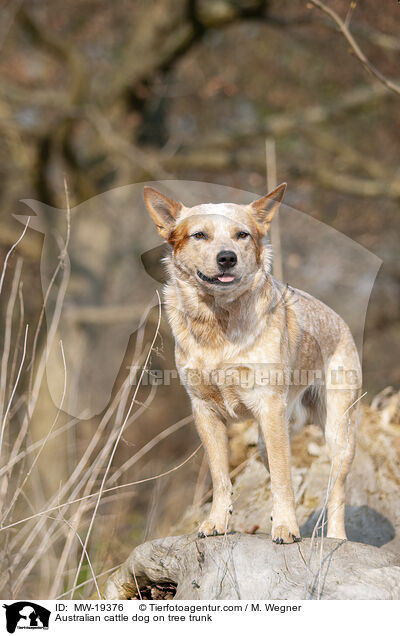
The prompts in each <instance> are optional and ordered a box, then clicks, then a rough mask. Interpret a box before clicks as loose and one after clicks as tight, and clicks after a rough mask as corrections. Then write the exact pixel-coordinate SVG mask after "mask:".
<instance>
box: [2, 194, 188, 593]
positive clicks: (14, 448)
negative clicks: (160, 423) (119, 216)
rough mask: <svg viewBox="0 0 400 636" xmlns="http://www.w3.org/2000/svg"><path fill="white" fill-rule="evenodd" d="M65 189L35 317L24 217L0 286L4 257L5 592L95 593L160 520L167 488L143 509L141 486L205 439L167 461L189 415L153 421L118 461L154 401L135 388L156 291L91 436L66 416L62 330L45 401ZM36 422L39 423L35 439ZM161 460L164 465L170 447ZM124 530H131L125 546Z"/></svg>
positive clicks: (56, 316)
mask: <svg viewBox="0 0 400 636" xmlns="http://www.w3.org/2000/svg"><path fill="white" fill-rule="evenodd" d="M65 194H66V199H67V218H66V225H67V232H66V239H65V242H64V244H63V245H62V246H61V248H60V255H59V260H58V264H57V267H56V268H55V270H54V273H53V276H52V278H51V280H50V284H49V287H48V289H47V290H46V292H45V294H44V301H43V305H42V309H41V311H40V315H39V319H38V322H37V324H36V325H35V326H34V328H32V327H31V326H30V325H27V324H25V320H24V302H23V289H22V285H21V283H20V280H21V272H22V270H23V261H22V259H21V258H18V259H17V260H16V262H13V261H14V259H12V258H11V256H12V253H13V252H14V250H15V247H16V246H17V244H18V243H19V242H20V241H22V240H23V237H24V235H25V232H26V229H27V227H28V224H27V225H26V226H25V228H24V230H23V232H22V234H21V236H20V237H19V239H18V241H16V243H15V244H14V245H13V246H12V248H11V249H10V250H9V252H8V254H7V256H6V258H5V261H4V263H3V268H2V272H1V277H0V294H1V292H4V287H6V285H4V283H5V282H6V281H7V279H8V277H9V274H10V271H11V270H10V268H9V264H10V263H13V265H14V267H13V272H12V279H11V281H10V285H9V287H10V290H9V292H8V294H7V295H8V300H7V306H6V312H5V319H4V325H3V329H4V336H3V351H2V353H1V362H0V424H1V428H0V457H1V463H0V535H1V540H0V545H1V551H0V558H1V561H2V567H1V570H0V572H1V574H0V596H1V597H2V598H5V599H18V598H59V597H70V598H73V597H86V598H87V597H88V596H90V595H92V594H94V595H96V596H100V588H101V585H102V582H103V581H104V576H106V575H107V574H109V573H110V572H112V571H113V569H115V568H114V567H110V565H112V566H113V565H114V561H115V560H117V559H118V556H126V553H127V551H130V549H131V547H132V544H134V543H135V542H140V539H141V537H142V536H143V533H146V528H147V531H149V530H150V527H155V526H156V525H157V515H158V505H159V500H160V498H161V497H163V496H164V495H163V488H156V489H155V490H154V494H153V498H152V506H151V509H150V511H149V515H148V518H146V512H145V508H146V506H145V504H144V499H146V498H147V495H146V493H142V491H141V490H140V488H139V487H141V488H143V487H145V486H146V485H147V484H151V483H161V482H160V480H162V479H163V478H169V477H170V476H171V475H173V474H174V473H175V472H176V471H180V470H185V468H184V467H185V466H187V465H188V464H189V463H191V460H192V458H193V457H195V455H196V454H197V453H198V451H199V449H200V446H197V448H195V449H194V451H192V452H191V451H190V448H189V449H188V452H187V456H186V458H184V459H183V460H180V461H175V462H174V465H173V466H172V467H171V466H170V467H169V468H168V469H167V470H165V469H163V468H164V467H163V466H162V465H160V462H159V461H157V460H156V459H155V454H157V447H158V446H159V445H160V444H161V443H165V440H168V439H169V438H171V439H173V436H174V435H176V434H177V433H178V432H180V431H181V430H182V429H183V428H184V427H185V426H187V425H189V424H191V422H192V418H191V417H190V416H189V417H186V418H183V419H182V420H180V421H178V422H176V423H174V424H173V425H171V426H169V427H167V428H165V429H164V430H162V431H161V432H159V433H158V434H157V435H155V436H154V437H153V438H152V439H150V441H148V442H147V443H145V444H143V445H142V446H141V447H140V448H138V449H135V450H134V452H132V453H131V455H130V457H129V458H128V459H126V460H125V461H121V458H120V457H121V456H120V455H119V449H120V446H121V444H122V442H123V441H124V435H125V434H126V432H127V431H128V429H130V428H131V427H132V426H133V425H134V424H136V425H138V424H139V423H140V417H141V416H142V415H143V413H144V412H145V411H147V410H148V409H149V408H150V407H151V404H152V402H153V400H154V397H155V394H156V387H154V386H151V387H150V388H149V390H148V392H147V395H146V396H145V399H139V397H138V394H139V390H140V384H141V381H142V378H143V376H144V374H145V373H146V372H147V367H148V366H149V363H150V359H151V356H152V355H153V352H154V350H155V349H156V343H157V339H158V337H159V328H160V321H161V302H160V299H159V298H158V320H157V324H156V326H155V328H154V331H153V334H152V338H151V340H150V341H148V340H146V338H145V329H146V316H147V314H148V310H147V312H146V314H145V315H144V316H143V320H142V321H141V327H140V328H139V332H138V334H137V337H136V347H135V350H134V353H133V356H132V360H131V361H130V362H131V365H135V366H136V367H140V368H141V373H140V377H139V380H138V382H137V383H136V386H132V385H131V382H130V378H129V375H126V377H125V378H124V379H123V380H121V382H120V385H119V387H118V388H117V390H116V391H115V394H114V396H113V398H112V400H111V402H110V404H109V405H108V407H107V409H106V410H105V412H104V413H103V414H102V416H101V417H100V418H99V419H98V421H96V422H89V424H87V422H85V426H88V427H89V430H90V431H91V432H90V435H88V436H87V435H86V436H85V435H82V432H81V431H83V430H84V429H83V428H82V421H81V420H80V419H79V418H67V416H66V413H64V412H63V405H64V397H65V395H66V390H67V383H68V382H69V381H70V378H69V371H68V368H67V364H66V357H65V352H64V346H63V343H62V341H59V343H58V347H59V350H60V358H61V360H62V364H63V390H62V396H61V399H60V403H59V407H58V408H57V409H56V410H55V412H54V408H53V409H49V408H47V410H46V408H44V407H43V404H45V405H46V399H47V398H46V374H45V371H46V362H47V357H48V351H49V348H50V346H51V344H52V342H53V341H55V339H56V337H57V329H58V325H59V321H60V316H61V312H62V310H63V300H64V295H65V291H66V287H67V284H68V275H67V271H66V268H65V267H64V263H65V259H66V256H67V249H68V242H69V236H70V226H71V220H70V213H69V201H68V191H67V188H65ZM28 223H29V222H28ZM56 285H58V291H57V300H56V303H55V309H54V312H53V314H52V319H51V321H50V323H48V324H47V336H46V337H44V315H45V310H46V303H47V302H48V299H49V297H50V292H51V290H52V288H53V287H55V286H56ZM55 288H56V289H57V287H55ZM46 345H47V346H46ZM43 396H44V397H43ZM52 410H53V413H52V414H51V411H52ZM43 413H44V416H45V421H44V422H43V421H42V422H41V426H40V428H38V427H37V426H36V424H35V422H37V421H38V419H40V418H42V417H43ZM38 430H41V431H46V432H45V434H44V435H42V436H40V437H39V439H38V436H37V432H38ZM86 430H88V429H87V428H86ZM71 441H72V448H71ZM55 443H57V445H59V447H60V448H61V449H63V450H64V454H65V455H67V454H68V458H69V460H70V466H69V470H68V473H67V474H63V473H60V476H61V478H60V480H59V481H58V477H59V475H57V473H56V472H55V474H54V480H53V481H54V485H53V487H52V488H51V489H50V491H49V487H48V483H46V482H48V480H49V478H50V481H51V479H52V477H53V475H52V474H50V475H49V469H48V465H47V462H48V461H49V457H51V454H52V452H53V449H54V448H55V447H54V444H55ZM68 444H69V449H68V453H67V446H68ZM61 452H62V451H61ZM49 453H50V454H49ZM122 456H123V455H122ZM167 461H168V462H169V464H170V459H169V458H167ZM145 462H146V463H145ZM138 464H140V469H141V470H140V472H141V473H143V470H145V471H146V473H147V475H149V474H150V476H146V477H143V478H138V477H140V476H141V475H140V473H139V474H138V473H135V472H133V471H135V469H136V468H137V465H138ZM49 466H51V464H49ZM132 476H135V477H136V478H134V479H132ZM135 528H136V530H137V532H136V535H135V530H134V529H135ZM124 536H125V537H127V540H128V541H129V543H128V545H127V546H125V545H124V538H123V537H124ZM116 567H117V566H116Z"/></svg>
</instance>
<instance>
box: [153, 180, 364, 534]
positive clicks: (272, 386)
mask: <svg viewBox="0 0 400 636" xmlns="http://www.w3.org/2000/svg"><path fill="white" fill-rule="evenodd" d="M285 189H286V184H285V183H283V184H281V185H280V186H278V187H277V188H276V189H275V190H273V191H272V192H270V193H269V194H267V195H266V196H264V197H262V198H260V199H258V200H256V201H254V202H253V203H251V204H248V205H238V204H234V203H218V204H214V203H201V204H199V205H195V206H193V207H186V206H185V205H183V204H182V203H179V202H177V201H174V200H172V199H171V198H169V197H167V196H165V195H164V194H161V193H160V192H158V191H157V190H155V189H153V188H151V187H147V186H146V187H145V188H144V199H145V203H146V207H147V209H148V211H149V213H150V215H151V217H152V219H153V221H154V223H155V225H156V227H157V230H158V232H159V234H160V235H161V236H162V237H163V239H165V240H166V241H167V242H168V243H169V245H170V250H169V254H168V256H167V257H166V266H167V271H168V278H169V280H168V283H167V285H166V287H165V295H164V299H165V304H166V308H167V313H168V318H169V321H170V324H171V328H172V331H173V335H174V338H175V356H176V365H177V368H178V371H179V374H180V377H181V378H182V381H183V383H184V384H185V387H186V390H187V392H188V394H189V396H190V399H191V402H192V408H193V415H194V419H195V423H196V427H197V430H198V433H199V436H200V438H201V440H202V442H203V445H204V448H205V450H206V453H207V457H208V462H209V466H210V472H211V477H212V482H213V502H212V506H211V510H210V514H209V516H208V518H207V519H206V520H205V521H203V523H202V524H201V525H200V528H199V536H200V537H204V536H205V535H217V534H223V533H225V532H226V531H227V530H228V522H229V519H230V513H231V512H232V492H231V489H232V487H231V481H230V476H229V457H228V436H227V425H228V424H229V423H230V422H232V421H238V420H241V419H249V418H253V419H255V420H256V421H257V422H258V425H259V431H260V441H261V447H262V449H263V450H264V455H265V460H266V463H267V467H268V470H269V473H270V479H271V490H272V501H273V506H272V540H273V541H274V542H276V543H292V542H294V541H297V540H299V539H300V531H299V526H298V523H297V519H296V512H295V502H294V495H293V487H292V479H291V460H290V431H291V429H292V428H293V426H294V424H295V423H296V424H297V425H301V424H303V423H305V422H306V421H309V422H310V421H311V422H312V421H314V422H318V423H319V424H320V425H321V426H322V428H323V430H324V434H325V441H326V444H327V447H328V451H329V454H330V457H331V476H330V480H329V490H328V494H329V501H328V527H327V536H328V537H337V538H340V539H345V538H346V533H345V528H344V506H345V481H346V477H347V474H348V472H349V469H350V466H351V463H352V460H353V456H354V451H355V435H356V427H357V419H358V399H359V395H360V377H361V371H360V363H359V358H358V354H357V350H356V347H355V344H354V341H353V338H352V335H351V333H350V330H349V328H348V326H347V325H346V323H345V322H344V321H343V320H342V318H340V316H338V315H337V314H336V313H335V312H334V311H333V310H332V309H330V308H329V307H327V306H326V305H325V304H324V303H322V302H321V301H319V300H317V299H316V298H313V297H312V296H311V295H309V294H308V293H306V292H303V291H299V290H297V289H294V288H290V287H288V286H287V285H284V284H283V283H282V282H280V281H278V280H275V279H274V278H273V276H272V275H271V261H272V257H271V251H272V248H271V246H270V243H269V241H268V237H267V233H268V230H269V228H270V225H271V221H272V219H273V217H274V215H275V213H276V211H277V210H278V208H279V205H280V203H281V201H282V198H283V194H284V191H285ZM315 275H316V276H318V272H315ZM338 369H340V370H341V374H340V375H341V379H340V384H338V382H337V377H338V373H337V371H338ZM299 374H300V376H301V378H302V381H296V377H297V378H298V377H299ZM304 377H306V381H304ZM327 486H328V484H327Z"/></svg>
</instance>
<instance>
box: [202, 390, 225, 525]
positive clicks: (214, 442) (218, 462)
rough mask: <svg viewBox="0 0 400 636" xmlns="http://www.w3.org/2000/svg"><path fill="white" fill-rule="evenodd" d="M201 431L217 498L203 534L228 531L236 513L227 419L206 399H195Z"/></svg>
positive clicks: (215, 497) (213, 502)
mask: <svg viewBox="0 0 400 636" xmlns="http://www.w3.org/2000/svg"><path fill="white" fill-rule="evenodd" d="M192 406H193V415H194V419H195V423H196V428H197V432H198V434H199V436H200V439H201V441H202V442H203V446H204V449H205V451H206V453H207V458H208V463H209V467H210V472H211V478H212V483H213V501H212V506H211V511H210V515H209V517H208V519H206V520H205V521H203V523H202V524H201V526H200V528H199V536H205V535H212V534H224V533H225V532H226V531H227V529H228V523H229V518H230V514H231V513H232V484H231V481H230V478H229V452H228V433H227V430H226V425H225V424H224V422H223V421H222V420H221V419H220V418H219V417H218V416H217V415H216V413H215V412H214V411H213V410H212V409H210V408H209V407H208V406H207V404H206V402H203V401H202V400H197V399H192Z"/></svg>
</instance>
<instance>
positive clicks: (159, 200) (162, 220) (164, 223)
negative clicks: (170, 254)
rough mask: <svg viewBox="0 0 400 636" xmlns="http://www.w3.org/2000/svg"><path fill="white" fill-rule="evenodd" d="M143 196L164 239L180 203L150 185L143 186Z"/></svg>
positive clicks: (171, 225) (174, 220)
mask: <svg viewBox="0 0 400 636" xmlns="http://www.w3.org/2000/svg"><path fill="white" fill-rule="evenodd" d="M143 197H144V202H145V204H146V207H147V209H148V211H149V213H150V216H151V218H152V219H153V221H154V223H155V225H156V228H157V230H158V233H159V234H161V236H162V237H163V238H165V239H168V237H169V235H170V234H171V232H172V230H173V228H174V225H175V222H176V217H177V216H178V213H179V211H180V210H181V209H182V207H183V206H182V203H178V201H174V200H173V199H170V198H169V197H167V196H165V194H161V192H158V190H155V189H154V188H151V187H150V186H144V188H143Z"/></svg>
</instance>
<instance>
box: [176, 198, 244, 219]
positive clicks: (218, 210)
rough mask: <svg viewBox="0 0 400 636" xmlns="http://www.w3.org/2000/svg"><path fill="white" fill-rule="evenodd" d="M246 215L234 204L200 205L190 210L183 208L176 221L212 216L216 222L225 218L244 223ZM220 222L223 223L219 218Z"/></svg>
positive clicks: (242, 209) (242, 208) (241, 207)
mask: <svg viewBox="0 0 400 636" xmlns="http://www.w3.org/2000/svg"><path fill="white" fill-rule="evenodd" d="M247 214H248V213H246V210H245V208H244V207H243V206H241V205H236V204H235V203H202V204H200V205H195V206H193V207H192V208H183V209H182V210H181V213H180V214H179V217H178V221H182V220H183V219H187V218H190V217H198V218H199V220H201V219H200V217H202V216H211V215H212V216H215V220H216V221H218V217H220V218H221V217H225V218H226V219H228V220H230V221H239V222H241V223H245V222H246V217H247ZM221 222H223V218H221Z"/></svg>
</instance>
